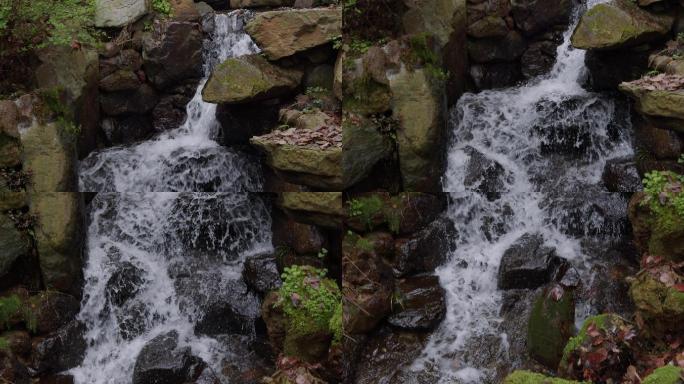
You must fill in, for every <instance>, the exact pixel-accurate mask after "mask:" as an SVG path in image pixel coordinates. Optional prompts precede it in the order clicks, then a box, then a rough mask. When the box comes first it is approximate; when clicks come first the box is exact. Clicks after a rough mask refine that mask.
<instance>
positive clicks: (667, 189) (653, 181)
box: [642, 171, 684, 232]
mask: <svg viewBox="0 0 684 384" xmlns="http://www.w3.org/2000/svg"><path fill="white" fill-rule="evenodd" d="M643 183H644V192H645V193H646V198H645V199H644V200H643V201H642V204H644V205H647V206H648V207H649V208H650V210H651V211H652V212H653V214H654V219H655V222H654V223H653V224H654V227H655V229H656V230H659V231H664V232H670V231H672V230H675V229H677V228H678V227H679V226H680V225H681V223H682V222H683V221H684V176H683V175H679V174H676V173H674V172H670V171H653V172H649V173H647V174H646V177H645V178H644V181H643Z"/></svg>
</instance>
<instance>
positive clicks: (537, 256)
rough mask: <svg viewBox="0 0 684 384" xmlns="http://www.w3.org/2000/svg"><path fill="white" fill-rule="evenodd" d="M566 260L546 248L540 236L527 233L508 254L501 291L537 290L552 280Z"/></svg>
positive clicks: (501, 271) (503, 260)
mask: <svg viewBox="0 0 684 384" xmlns="http://www.w3.org/2000/svg"><path fill="white" fill-rule="evenodd" d="M564 262H565V260H564V259H562V258H561V257H559V256H557V255H556V250H555V249H554V248H551V247H547V246H544V238H543V237H542V236H541V235H538V234H529V233H528V234H525V235H523V236H522V237H521V238H520V239H518V240H516V242H515V243H514V244H513V245H512V246H511V247H510V248H508V249H507V250H506V252H504V254H503V256H502V257H501V264H500V266H499V277H498V287H499V289H504V290H508V289H534V288H538V287H541V286H542V285H544V284H547V283H548V282H550V281H552V280H553V279H554V277H555V275H556V271H557V270H558V268H559V267H560V266H561V265H563V263H564Z"/></svg>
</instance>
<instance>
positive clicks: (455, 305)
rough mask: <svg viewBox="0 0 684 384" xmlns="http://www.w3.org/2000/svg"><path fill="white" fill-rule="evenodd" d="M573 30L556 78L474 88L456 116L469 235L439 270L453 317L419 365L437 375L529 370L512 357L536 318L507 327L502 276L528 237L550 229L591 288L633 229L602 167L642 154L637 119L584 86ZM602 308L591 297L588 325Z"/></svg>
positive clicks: (449, 379)
mask: <svg viewBox="0 0 684 384" xmlns="http://www.w3.org/2000/svg"><path fill="white" fill-rule="evenodd" d="M598 2H601V1H591V0H590V1H589V2H588V4H587V6H592V5H593V4H594V3H598ZM579 11H580V10H578V11H577V13H578V14H579ZM577 18H578V15H576V16H575V19H577ZM571 24H574V23H571ZM573 29H574V25H572V26H571V27H570V28H569V29H568V31H567V32H566V33H565V36H564V42H563V43H562V45H560V46H559V48H558V57H557V62H556V63H555V66H554V67H553V69H552V70H551V72H550V73H549V74H548V75H545V76H542V77H540V78H537V79H534V80H532V81H530V82H529V83H527V84H525V85H522V86H518V87H514V88H509V89H501V90H490V91H484V92H481V93H478V94H466V95H464V96H463V97H462V98H461V99H460V101H459V102H458V104H457V106H456V107H455V108H454V110H453V112H452V119H451V120H452V123H451V124H452V127H453V141H452V144H451V146H450V149H449V156H448V167H447V172H446V174H445V177H444V181H443V184H444V189H445V191H447V192H450V193H451V200H452V203H451V204H450V208H449V211H448V215H449V216H450V218H451V219H452V220H454V222H455V223H456V228H457V230H458V236H457V238H458V239H457V249H456V251H455V252H454V253H453V254H452V255H451V259H450V261H449V262H448V263H447V264H446V265H444V266H443V267H441V268H439V269H438V271H437V274H438V276H439V278H440V282H441V284H442V285H443V287H444V288H445V290H446V294H447V314H446V318H445V320H444V322H443V323H442V324H441V326H440V327H439V328H438V330H436V331H435V333H434V334H433V335H432V336H431V338H430V339H429V341H428V344H427V346H426V347H425V348H424V350H423V353H422V355H421V356H420V357H419V358H418V359H417V360H416V361H414V363H413V365H412V367H411V368H412V370H413V371H418V372H423V373H425V372H434V373H435V376H437V377H439V382H440V383H454V382H458V383H493V382H496V378H495V377H496V375H497V374H500V373H501V372H500V371H501V370H503V371H506V370H509V369H511V368H514V367H516V366H519V365H520V363H521V356H518V355H517V354H516V352H517V351H513V352H512V353H509V352H511V349H512V348H511V345H512V344H513V343H516V342H518V343H519V344H520V340H517V341H516V340H514V338H516V337H517V338H518V339H520V338H524V335H525V333H524V332H525V331H524V330H523V331H522V332H521V331H520V329H521V328H524V324H526V320H521V319H517V320H515V319H514V320H513V321H512V323H513V324H511V321H508V324H506V323H507V321H506V320H505V319H504V318H503V316H502V304H503V303H504V297H505V294H504V293H503V292H502V291H500V290H498V289H497V273H498V269H499V264H500V260H501V257H502V255H503V253H504V252H505V251H506V249H508V248H509V247H510V246H511V245H512V244H513V243H514V242H515V241H516V240H518V239H519V238H520V237H521V236H522V235H524V234H526V233H530V234H541V235H542V236H543V239H544V242H545V244H546V245H547V246H552V247H555V248H556V250H557V253H558V254H559V255H560V256H562V257H565V258H566V259H568V260H569V261H570V262H571V263H572V264H573V266H574V267H575V268H576V269H577V270H578V271H579V272H580V275H581V276H582V278H583V284H585V285H586V284H588V283H589V281H590V280H591V275H592V272H591V266H592V265H593V264H594V263H596V262H599V261H597V260H598V258H600V256H601V255H602V253H603V252H605V250H606V249H607V248H609V247H611V246H612V245H614V243H615V242H617V241H619V240H620V239H621V237H622V236H623V233H624V229H625V220H624V216H626V208H627V202H626V200H625V197H624V196H622V195H620V194H611V193H608V192H607V191H606V190H605V187H603V186H602V182H601V174H602V171H603V168H604V165H605V164H606V161H607V160H609V159H613V158H619V157H623V156H630V155H632V154H633V150H632V147H631V137H630V134H629V131H630V125H629V120H628V118H627V117H626V116H627V113H626V111H625V109H626V108H625V107H624V105H622V104H621V103H620V102H619V101H617V100H614V99H611V98H610V97H607V96H605V95H602V94H597V93H592V92H588V91H586V90H584V89H583V88H582V86H581V82H582V78H583V76H584V73H585V67H584V51H580V50H575V49H573V48H572V47H571V45H570V36H571V34H572V31H573ZM591 311H593V309H592V307H591V302H590V300H585V301H584V302H583V303H581V304H580V307H579V309H578V320H581V318H583V317H585V316H586V314H587V313H588V312H591ZM522 344H523V345H524V339H523V340H522ZM497 370H498V371H499V372H497Z"/></svg>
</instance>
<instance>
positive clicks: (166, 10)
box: [152, 0, 173, 16]
mask: <svg viewBox="0 0 684 384" xmlns="http://www.w3.org/2000/svg"><path fill="white" fill-rule="evenodd" d="M152 9H153V10H154V11H155V12H157V13H160V14H162V15H166V16H170V15H171V11H172V10H173V8H171V3H169V0H152Z"/></svg>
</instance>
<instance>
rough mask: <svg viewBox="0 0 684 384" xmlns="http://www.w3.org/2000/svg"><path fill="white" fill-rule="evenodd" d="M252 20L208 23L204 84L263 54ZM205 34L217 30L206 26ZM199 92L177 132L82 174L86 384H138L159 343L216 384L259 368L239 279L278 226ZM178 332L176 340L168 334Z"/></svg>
mask: <svg viewBox="0 0 684 384" xmlns="http://www.w3.org/2000/svg"><path fill="white" fill-rule="evenodd" d="M243 18H244V13H242V12H240V11H236V12H232V13H230V14H216V15H213V17H212V18H210V19H209V20H207V21H205V30H206V29H209V30H210V31H211V37H210V39H208V40H207V41H206V42H205V47H204V61H205V72H206V74H207V75H208V74H209V73H210V70H211V68H212V67H213V66H214V65H215V64H217V63H219V62H221V61H223V60H225V59H226V58H228V57H232V56H239V55H244V54H250V53H254V52H256V51H257V48H256V46H255V45H254V43H253V42H252V41H251V39H250V38H249V37H248V36H247V35H246V34H245V33H244V32H242V26H243V23H244V20H243ZM207 23H209V24H207ZM205 81H206V79H204V80H202V81H201V82H200V84H199V86H198V89H197V92H196V94H195V97H194V98H193V99H192V101H191V102H190V103H189V104H188V106H187V112H188V118H187V121H186V122H185V123H184V124H183V125H182V126H181V127H179V128H177V129H175V130H172V131H170V132H167V133H163V134H160V135H159V136H157V137H155V138H154V139H152V140H150V141H147V142H143V143H139V144H137V145H134V146H130V147H117V148H111V149H108V150H104V151H101V152H98V153H94V154H91V155H90V156H89V157H88V158H86V159H85V160H84V161H83V162H82V163H81V165H80V188H81V190H83V191H98V192H99V193H98V194H97V195H96V196H95V197H94V199H93V200H92V201H91V202H90V205H89V207H90V215H89V227H88V233H87V247H86V248H87V249H86V252H87V263H86V266H85V268H84V278H85V287H84V297H83V300H82V307H81V312H80V313H79V315H78V320H80V321H81V322H82V323H83V324H85V328H86V335H85V336H86V341H87V343H88V348H87V351H86V355H85V359H84V361H83V362H82V364H81V365H80V366H79V367H77V368H74V369H72V370H71V372H70V373H71V374H73V375H74V378H75V382H76V383H79V384H105V383H107V384H130V383H131V382H132V379H133V373H134V367H135V365H136V360H137V358H138V356H139V354H140V352H141V350H143V347H144V346H145V345H146V344H148V343H149V342H150V341H151V340H153V339H155V338H156V337H158V336H161V335H169V334H174V335H177V336H178V346H179V348H186V347H188V348H190V350H191V353H192V355H193V356H196V357H199V358H201V359H202V360H203V361H204V362H206V363H207V365H208V367H209V368H210V369H209V370H205V371H208V372H211V375H212V376H214V377H215V378H217V379H218V380H220V381H221V382H228V379H227V378H228V377H230V373H225V372H226V370H231V369H232V370H234V371H236V372H242V371H244V370H248V369H251V368H253V367H255V366H258V364H259V363H260V362H259V360H260V358H259V357H258V356H255V355H254V348H257V347H258V345H256V346H255V344H254V343H258V340H256V338H255V332H256V329H255V326H256V325H255V323H256V319H257V318H258V317H259V312H260V311H259V309H260V303H259V298H258V297H257V296H256V295H255V294H253V293H252V292H251V291H249V290H248V289H247V286H246V284H245V283H244V281H243V280H242V277H241V273H242V269H243V262H244V260H245V258H246V257H248V256H250V255H253V254H258V253H263V252H270V251H272V245H271V229H270V228H271V222H270V221H271V219H270V214H269V209H268V205H267V203H266V201H265V200H264V198H263V197H262V196H260V195H259V194H253V193H247V192H246V191H258V190H259V189H260V188H261V180H260V174H259V172H258V170H257V167H256V165H255V164H253V163H251V162H249V161H248V160H246V159H245V157H244V155H240V154H238V153H237V152H234V151H232V150H231V149H228V148H225V147H221V146H220V145H219V144H218V143H217V142H215V141H214V140H213V139H214V138H215V136H216V134H217V130H218V125H217V124H218V123H217V122H216V120H215V110H216V106H215V105H213V104H208V103H204V102H203V101H202V98H201V90H202V87H203V85H204V83H205ZM170 332H172V333H170ZM212 382H214V381H212Z"/></svg>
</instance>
